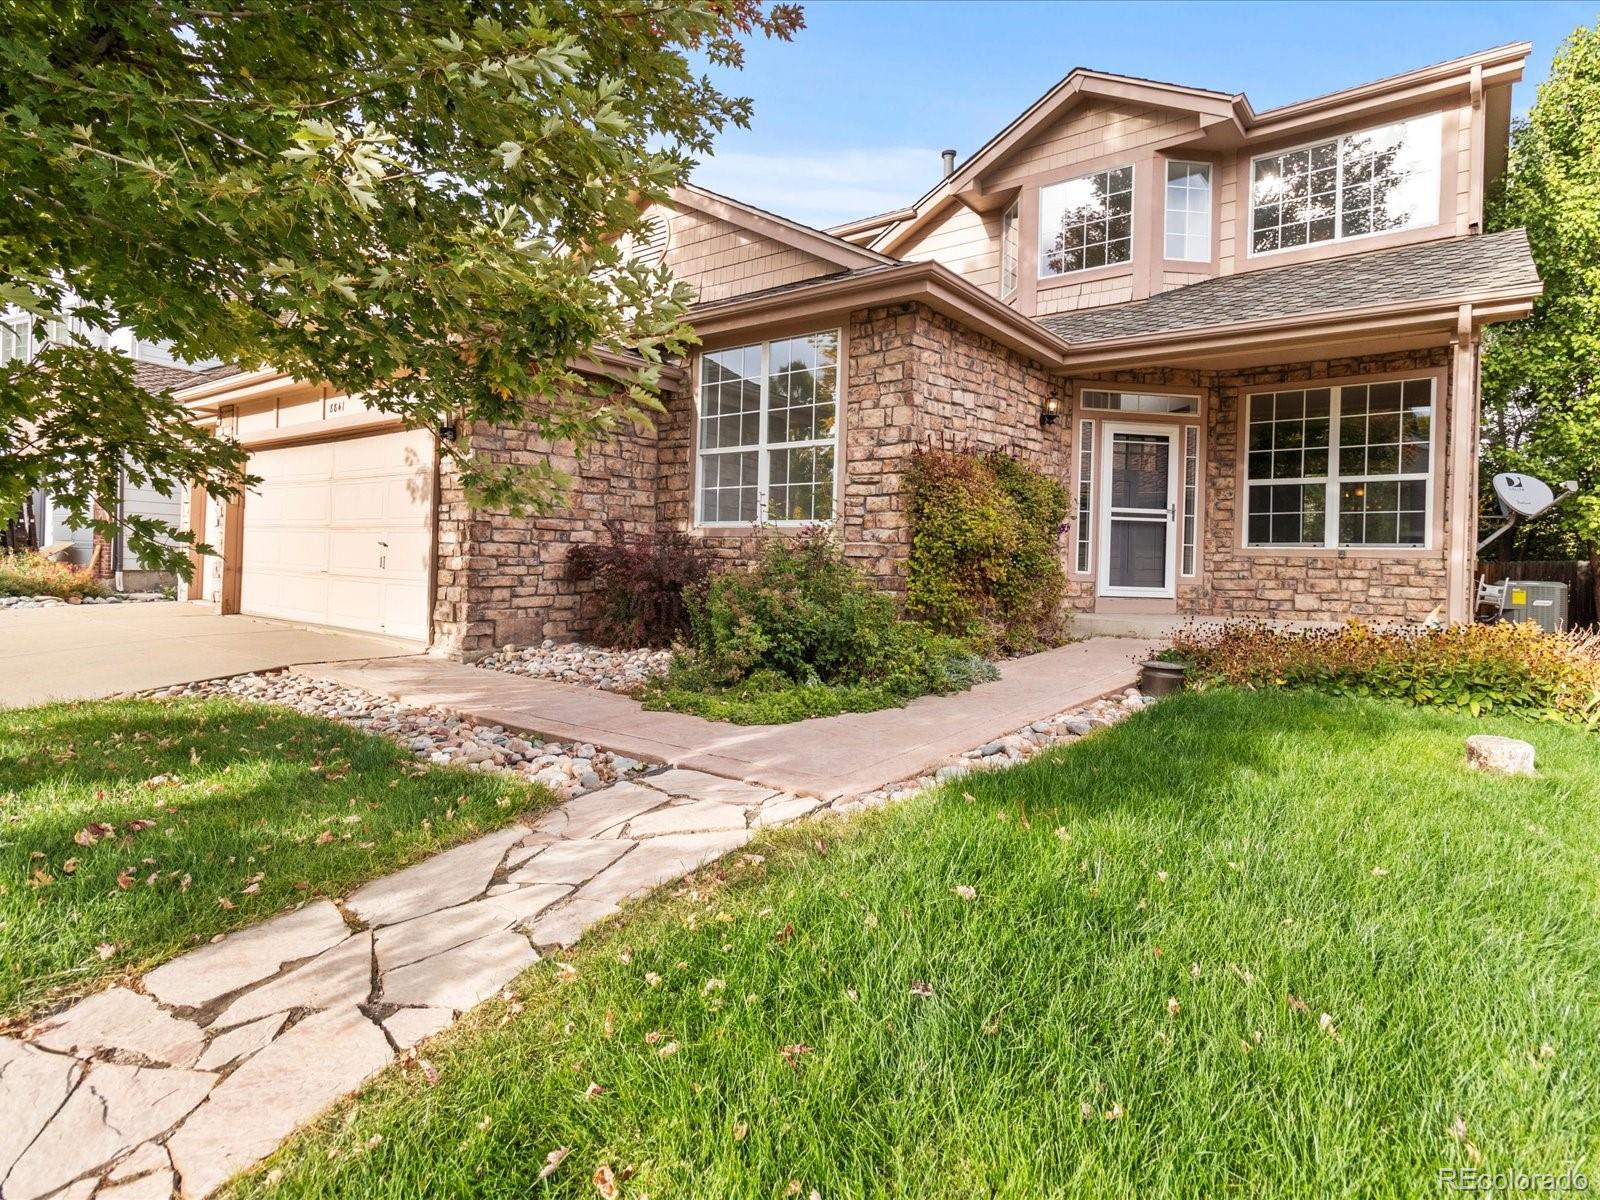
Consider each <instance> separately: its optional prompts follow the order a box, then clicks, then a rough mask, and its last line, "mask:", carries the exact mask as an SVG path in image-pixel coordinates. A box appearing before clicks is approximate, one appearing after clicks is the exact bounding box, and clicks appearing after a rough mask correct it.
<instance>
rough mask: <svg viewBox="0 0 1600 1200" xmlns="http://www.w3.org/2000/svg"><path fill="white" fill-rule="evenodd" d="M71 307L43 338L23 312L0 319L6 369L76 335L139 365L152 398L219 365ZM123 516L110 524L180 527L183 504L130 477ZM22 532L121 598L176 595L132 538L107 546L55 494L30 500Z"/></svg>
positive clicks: (119, 499)
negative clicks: (96, 321) (185, 357)
mask: <svg viewBox="0 0 1600 1200" xmlns="http://www.w3.org/2000/svg"><path fill="white" fill-rule="evenodd" d="M73 307H75V304H74V302H72V301H69V306H68V311H67V312H66V313H65V314H64V315H63V318H62V319H61V320H53V321H49V322H45V323H43V324H44V328H43V334H42V336H41V335H40V334H39V333H38V332H37V331H36V329H35V326H36V324H38V322H36V321H35V320H34V319H33V318H32V317H31V316H29V315H28V314H26V313H24V312H22V311H21V310H19V309H10V310H8V311H6V312H5V313H3V314H0V364H3V363H6V362H10V361H12V360H14V359H22V360H27V359H30V358H32V357H33V355H34V353H35V352H36V351H37V350H39V349H40V348H42V346H44V345H48V344H49V343H51V342H63V343H64V342H66V341H67V339H68V338H69V337H70V336H72V335H77V336H80V337H82V338H84V339H85V340H87V341H88V342H89V343H91V344H93V345H95V346H99V347H103V348H106V349H111V350H116V351H117V352H119V353H121V354H125V355H127V356H128V357H129V358H131V359H133V378H134V382H135V383H136V384H138V385H139V386H140V387H141V388H143V389H145V391H147V392H151V393H155V392H162V391H166V390H169V389H172V388H176V387H180V386H182V385H184V384H190V383H194V382H196V381H197V380H200V379H203V378H204V377H205V373H206V371H207V370H208V369H212V368H215V367H216V366H217V365H218V364H217V363H215V362H212V363H201V364H191V363H185V362H183V361H181V360H179V359H178V358H176V357H175V356H174V355H173V353H172V348H171V347H170V346H167V345H165V344H163V343H160V342H151V341H147V340H145V339H143V338H138V337H135V336H134V335H133V333H132V331H131V330H127V329H114V330H110V331H107V330H103V329H101V328H99V327H98V326H95V325H93V324H90V323H89V322H87V321H85V320H83V319H82V318H81V317H79V316H77V315H76V314H75V313H74V312H73V311H72V308H73ZM113 506H114V507H115V508H116V510H117V512H116V513H111V512H109V511H107V512H106V515H107V516H116V517H118V518H119V519H120V518H121V517H123V516H135V517H149V518H151V519H152V520H158V521H166V522H168V523H170V524H172V525H173V526H176V525H177V524H178V521H179V519H180V513H181V511H182V501H181V499H180V497H179V496H177V495H167V494H165V493H163V492H162V491H160V490H159V489H158V488H156V487H153V486H151V485H150V484H149V483H147V482H140V481H138V480H135V479H132V478H130V477H129V476H128V474H127V472H123V474H122V477H121V479H120V480H119V481H118V488H117V495H116V497H115V498H114V505H113ZM18 525H19V526H20V527H21V528H22V529H25V530H26V531H27V539H26V540H27V542H28V543H30V544H31V545H32V546H33V547H34V548H37V549H50V550H52V551H53V553H54V554H55V556H56V557H58V558H60V559H61V560H63V561H65V562H70V563H72V564H74V565H75V566H80V567H88V568H90V569H91V570H92V571H93V572H94V574H95V575H96V576H97V577H99V578H100V579H102V580H104V581H105V582H107V583H109V584H111V585H112V586H114V587H115V588H116V589H117V590H118V591H128V592H144V591H156V590H159V589H160V588H164V587H171V586H172V585H173V584H174V583H176V582H177V580H176V578H175V577H174V576H173V575H172V574H171V573H170V572H167V571H162V570H159V569H156V568H154V567H149V566H146V565H145V564H144V563H142V562H141V561H140V560H139V556H138V555H137V553H135V552H134V550H133V549H132V547H131V546H129V545H128V539H127V533H126V531H125V530H124V529H118V530H117V533H116V536H115V537H113V538H109V539H108V538H106V537H104V536H103V535H101V534H99V533H97V532H96V531H95V530H93V529H90V528H85V527H79V526H75V525H73V524H72V520H71V517H70V516H69V514H68V513H67V512H66V511H65V509H63V508H62V507H61V505H60V504H59V502H58V501H57V500H56V498H55V497H54V496H51V495H50V494H49V493H48V492H43V491H36V492H34V494H33V496H32V497H31V498H30V501H29V504H28V511H27V512H26V513H25V514H23V519H22V520H21V521H19V522H18Z"/></svg>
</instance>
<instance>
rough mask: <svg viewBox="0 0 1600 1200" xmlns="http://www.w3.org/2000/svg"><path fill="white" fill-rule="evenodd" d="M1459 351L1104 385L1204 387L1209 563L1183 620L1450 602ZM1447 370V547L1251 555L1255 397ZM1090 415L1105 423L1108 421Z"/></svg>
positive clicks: (1117, 377) (1406, 615)
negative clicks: (1248, 417) (1450, 452)
mask: <svg viewBox="0 0 1600 1200" xmlns="http://www.w3.org/2000/svg"><path fill="white" fill-rule="evenodd" d="M1450 361H1451V350H1450V348H1449V347H1448V346H1441V347H1437V348H1434V349H1428V350H1413V351H1404V352H1399V353H1392V354H1380V355H1373V356H1370V357H1364V358H1345V359H1328V360H1323V361H1319V362H1307V363H1297V364H1293V365H1289V366H1284V365H1279V366H1270V367H1258V368H1252V369H1249V370H1240V371H1221V372H1213V371H1184V370H1155V371H1130V372H1117V373H1112V374H1107V375H1104V376H1100V377H1099V378H1101V379H1103V380H1104V381H1106V382H1111V383H1125V384H1141V383H1142V384H1154V385H1166V386H1169V387H1195V388H1200V389H1203V390H1204V392H1205V393H1206V396H1207V407H1206V410H1205V413H1204V427H1205V430H1206V455H1207V458H1206V465H1205V473H1204V480H1203V491H1202V495H1201V502H1200V508H1201V512H1202V520H1201V523H1200V527H1201V530H1202V532H1203V539H1202V546H1201V552H1202V556H1203V557H1202V560H1201V565H1200V572H1199V576H1198V579H1197V581H1196V583H1194V584H1192V585H1187V586H1183V587H1180V588H1179V591H1178V600H1177V611H1178V612H1180V613H1188V614H1194V615H1197V616H1205V617H1219V618H1256V617H1260V618H1272V619H1276V620H1301V621H1307V620H1309V621H1342V620H1346V619H1348V618H1350V617H1353V616H1354V617H1363V618H1367V619H1370V620H1380V621H1421V620H1423V619H1425V618H1426V617H1427V616H1428V615H1429V613H1431V612H1432V611H1433V610H1434V609H1435V608H1436V607H1442V606H1443V605H1444V604H1445V602H1446V599H1447V578H1446V556H1447V549H1448V546H1449V545H1450V541H1451V538H1452V537H1453V536H1454V531H1452V530H1451V529H1449V527H1448V514H1449V508H1448V499H1447V495H1446V491H1447V489H1446V487H1445V465H1446V464H1445V456H1446V454H1447V447H1448V446H1449V440H1450V417H1451V411H1452V409H1451V399H1452V397H1451V374H1450V371H1449V369H1448V368H1449V367H1450ZM1439 368H1444V375H1443V380H1442V386H1441V388H1440V393H1441V394H1440V395H1439V396H1438V397H1437V398H1436V401H1435V412H1436V415H1437V417H1438V419H1439V424H1440V428H1439V431H1438V434H1437V436H1436V438H1435V445H1436V448H1437V452H1438V456H1437V459H1436V461H1435V462H1434V464H1433V468H1434V471H1435V474H1436V479H1435V484H1434V505H1435V509H1436V510H1437V511H1438V512H1440V513H1443V514H1444V517H1445V520H1446V522H1447V524H1446V527H1445V534H1444V539H1443V542H1442V544H1440V545H1436V546H1435V547H1434V548H1433V550H1432V551H1430V552H1429V553H1428V554H1426V555H1413V556H1407V557H1396V556H1394V555H1392V554H1385V553H1384V552H1383V551H1376V552H1374V553H1372V554H1370V555H1363V554H1359V553H1356V552H1353V551H1351V552H1346V553H1344V554H1340V553H1338V552H1336V551H1329V552H1328V553H1326V554H1306V553H1304V552H1300V553H1275V552H1273V551H1271V550H1246V549H1243V548H1242V545H1241V544H1242V541H1243V539H1242V538H1241V536H1240V529H1239V521H1240V516H1241V512H1242V509H1243V496H1242V495H1241V494H1240V486H1239V482H1238V469H1239V457H1238V456H1239V436H1240V406H1241V405H1242V404H1243V403H1244V397H1245V394H1246V393H1247V392H1251V391H1257V390H1260V389H1261V388H1262V387H1263V386H1266V387H1274V386H1280V385H1281V386H1288V387H1293V386H1296V385H1298V384H1302V383H1315V381H1317V380H1319V379H1343V378H1348V377H1351V376H1360V375H1380V374H1392V373H1394V372H1401V371H1413V370H1416V371H1424V370H1436V369H1439ZM1081 415H1083V416H1094V417H1097V418H1098V417H1103V416H1104V414H1101V413H1087V412H1086V413H1083V414H1081ZM1071 603H1073V604H1074V605H1075V607H1078V608H1080V609H1085V610H1087V609H1089V608H1092V607H1093V606H1094V597H1093V588H1092V586H1091V587H1088V588H1087V589H1075V590H1074V597H1073V599H1072V601H1071Z"/></svg>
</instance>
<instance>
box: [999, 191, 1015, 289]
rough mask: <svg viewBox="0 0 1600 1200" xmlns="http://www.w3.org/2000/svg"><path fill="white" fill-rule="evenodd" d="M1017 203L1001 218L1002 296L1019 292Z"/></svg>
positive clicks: (1013, 202) (1013, 203)
mask: <svg viewBox="0 0 1600 1200" xmlns="http://www.w3.org/2000/svg"><path fill="white" fill-rule="evenodd" d="M1017 203H1018V202H1017V201H1015V200H1013V201H1012V202H1011V207H1010V208H1008V209H1006V211H1005V212H1004V213H1002V214H1001V216H1000V294H1001V295H1002V296H1009V295H1011V293H1012V292H1014V291H1016V290H1017V262H1018V255H1019V246H1018V243H1017V236H1018V225H1017Z"/></svg>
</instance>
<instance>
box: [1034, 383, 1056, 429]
mask: <svg viewBox="0 0 1600 1200" xmlns="http://www.w3.org/2000/svg"><path fill="white" fill-rule="evenodd" d="M1060 419H1061V397H1060V396H1058V395H1056V393H1055V392H1053V391H1052V392H1051V393H1050V394H1049V395H1048V396H1046V397H1045V401H1044V407H1042V408H1041V409H1040V410H1039V428H1041V429H1047V428H1049V427H1050V426H1051V425H1054V424H1055V423H1056V422H1057V421H1059V420H1060Z"/></svg>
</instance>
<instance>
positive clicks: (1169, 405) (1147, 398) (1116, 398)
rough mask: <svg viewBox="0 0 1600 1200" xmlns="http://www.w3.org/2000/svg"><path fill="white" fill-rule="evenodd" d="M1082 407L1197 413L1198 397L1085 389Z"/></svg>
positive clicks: (1198, 409)
mask: <svg viewBox="0 0 1600 1200" xmlns="http://www.w3.org/2000/svg"><path fill="white" fill-rule="evenodd" d="M1083 407H1084V408H1104V409H1109V410H1111V411H1112V412H1138V413H1197V412H1199V411H1200V397H1198V396H1154V395H1146V394H1144V393H1142V392H1098V391H1085V392H1084V393H1083Z"/></svg>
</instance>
